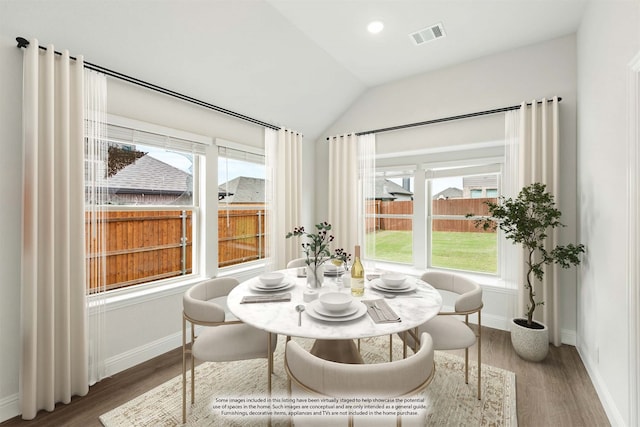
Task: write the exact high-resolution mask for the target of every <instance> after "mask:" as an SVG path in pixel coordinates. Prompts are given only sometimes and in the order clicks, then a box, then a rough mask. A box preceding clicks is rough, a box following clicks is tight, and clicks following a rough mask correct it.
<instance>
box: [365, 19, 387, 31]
mask: <svg viewBox="0 0 640 427" xmlns="http://www.w3.org/2000/svg"><path fill="white" fill-rule="evenodd" d="M383 28H384V24H383V23H382V22H380V21H373V22H370V23H369V25H367V30H369V32H370V33H371V34H378V33H379V32H380V31H382V29H383Z"/></svg>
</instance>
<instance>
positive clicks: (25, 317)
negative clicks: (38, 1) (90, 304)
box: [20, 40, 89, 419]
mask: <svg viewBox="0 0 640 427" xmlns="http://www.w3.org/2000/svg"><path fill="white" fill-rule="evenodd" d="M83 120H84V119H83V59H82V57H78V59H77V60H76V61H72V60H71V59H70V58H69V52H68V51H64V52H63V53H62V55H61V56H56V55H55V53H54V48H53V46H48V47H47V49H46V51H44V53H41V52H40V49H39V48H38V41H37V40H31V42H30V44H29V47H28V48H26V49H25V50H24V62H23V180H22V186H23V205H22V210H23V223H22V249H21V250H22V288H21V290H22V294H21V321H22V322H21V328H22V343H21V346H22V347H21V352H22V358H21V367H20V406H21V412H22V417H23V418H24V419H33V418H34V417H35V416H36V413H37V412H38V410H40V409H45V410H48V411H52V410H53V409H54V407H55V404H56V402H64V403H68V402H70V401H71V396H73V395H85V394H86V393H87V392H88V383H89V381H88V369H87V363H88V362H87V360H88V358H87V344H86V328H85V315H86V308H85V307H86V305H85V298H86V297H85V264H84V199H83V195H84V191H83V172H84V171H83V164H84V161H83Z"/></svg>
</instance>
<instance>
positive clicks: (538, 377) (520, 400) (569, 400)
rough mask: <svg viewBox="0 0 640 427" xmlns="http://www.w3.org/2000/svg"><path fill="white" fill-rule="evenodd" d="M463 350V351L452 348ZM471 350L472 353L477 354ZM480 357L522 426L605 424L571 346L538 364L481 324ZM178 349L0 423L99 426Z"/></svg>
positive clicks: (152, 382)
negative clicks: (32, 414)
mask: <svg viewBox="0 0 640 427" xmlns="http://www.w3.org/2000/svg"><path fill="white" fill-rule="evenodd" d="M452 353H454V354H459V355H462V354H464V353H463V352H452ZM475 353H476V352H475V351H473V349H472V351H470V357H471V358H472V359H473V358H475V356H474V355H475ZM482 362H483V363H485V364H488V365H492V366H497V367H500V368H503V369H508V370H510V371H513V372H515V373H516V393H517V407H518V425H519V426H521V427H547V426H548V427H551V426H563V427H566V426H576V427H577V426H581V427H583V426H584V427H588V426H594V427H600V426H608V425H610V424H609V421H608V419H607V417H606V415H605V412H604V409H603V408H602V405H601V403H600V401H599V399H598V396H597V395H596V392H595V389H594V387H593V385H592V383H591V381H590V379H589V376H588V375H587V372H586V370H585V368H584V365H583V363H582V361H581V360H580V357H579V356H578V352H577V351H576V349H575V347H573V346H567V345H563V346H561V347H553V346H552V347H551V349H550V353H549V356H547V358H546V359H545V360H544V362H542V363H530V362H526V361H524V360H522V359H520V358H519V357H518V356H517V355H516V354H515V352H514V351H513V349H512V348H511V341H510V337H509V333H508V332H505V331H500V330H496V329H490V328H482ZM181 366H182V354H181V350H180V349H176V350H172V351H170V352H168V353H166V354H164V355H161V356H159V357H157V358H155V359H152V360H149V361H147V362H145V363H143V364H141V365H138V366H135V367H133V368H131V369H128V370H127V371H124V372H121V373H119V374H117V375H115V376H113V377H112V378H107V379H104V380H102V381H101V382H99V383H98V384H96V385H94V386H93V387H91V390H90V391H89V394H88V395H87V396H84V397H76V398H74V399H72V401H71V403H69V404H67V405H64V404H59V405H58V406H57V407H56V410H55V411H54V412H51V413H48V412H45V411H41V412H40V413H39V414H38V416H37V417H36V419H35V420H32V421H23V420H21V419H19V418H14V419H11V420H7V421H5V422H3V423H0V426H2V427H9V426H19V427H31V426H74V427H75V426H78V427H80V426H81V427H93V426H96V427H98V426H101V424H100V421H98V416H100V415H101V414H103V413H105V412H107V411H109V410H111V409H113V408H115V407H117V406H119V405H121V404H123V403H125V402H127V401H129V400H131V399H133V398H134V397H136V396H138V395H140V394H142V393H144V392H145V391H147V390H150V389H152V388H153V387H155V386H157V385H159V384H162V383H163V382H165V381H167V380H168V379H170V378H172V377H174V376H176V375H179V374H180V372H181Z"/></svg>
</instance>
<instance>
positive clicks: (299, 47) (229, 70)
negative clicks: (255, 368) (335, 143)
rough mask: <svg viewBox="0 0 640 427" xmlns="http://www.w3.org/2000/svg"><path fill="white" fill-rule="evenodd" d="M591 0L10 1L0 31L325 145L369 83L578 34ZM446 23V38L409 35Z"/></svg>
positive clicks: (2, 8) (5, 0)
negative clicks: (377, 27) (417, 39)
mask: <svg viewBox="0 0 640 427" xmlns="http://www.w3.org/2000/svg"><path fill="white" fill-rule="evenodd" d="M585 2H586V0H509V1H507V0H393V1H392V0H102V1H99V0H48V1H43V0H0V35H2V36H5V37H16V36H23V37H25V38H28V39H30V38H37V39H38V41H39V43H40V44H43V45H46V44H50V43H51V44H54V45H55V46H56V48H57V49H61V48H66V49H69V51H70V52H71V54H72V55H76V54H82V55H84V57H85V60H87V61H89V62H93V63H96V64H99V65H102V66H105V67H107V68H110V69H113V70H117V71H120V72H122V73H125V74H128V75H131V76H134V77H137V78H140V79H142V80H146V81H148V82H151V83H154V84H158V85H160V86H164V87H166V88H168V89H172V90H175V91H178V92H182V93H184V94H187V95H190V96H193V97H195V98H198V99H201V100H203V101H207V102H209V103H212V104H215V105H218V106H221V107H225V108H228V109H231V110H235V111H238V112H240V113H242V114H246V115H249V116H252V117H255V118H257V119H259V120H263V121H266V122H270V123H273V124H276V125H282V126H286V127H288V128H291V129H295V130H299V131H301V132H303V133H304V134H305V139H307V138H311V139H315V138H316V137H318V136H320V134H321V132H322V131H323V130H324V129H326V128H327V127H328V126H329V125H331V123H332V122H333V121H334V120H336V118H338V117H339V116H340V114H341V113H342V112H344V111H345V110H346V109H347V108H348V107H349V105H351V104H352V103H353V102H354V100H355V99H357V97H358V96H360V95H361V94H362V93H363V92H364V91H366V90H367V88H369V87H373V86H376V85H381V84H385V83H388V82H390V81H394V80H398V79H402V78H405V77H409V76H412V75H415V74H419V73H424V72H426V71H429V70H433V69H437V68H442V67H446V66H449V65H453V64H456V63H461V62H465V61H469V60H473V59H475V58H478V57H481V56H485V55H489V54H492V53H496V52H500V51H504V50H508V49H513V48H516V47H519V46H523V45H528V44H533V43H537V42H540V41H543V40H548V39H552V38H555V37H559V36H562V35H566V34H570V33H573V32H575V31H576V30H577V28H578V25H579V23H580V19H581V16H582V12H583V9H584V6H585ZM372 20H380V21H382V22H383V23H384V30H383V31H382V32H380V33H379V34H375V35H373V34H370V33H368V32H367V29H366V26H367V24H368V23H369V22H370V21H372ZM437 23H441V24H442V26H443V28H444V31H445V35H446V36H445V37H443V38H441V39H438V40H435V41H433V42H429V43H425V44H423V45H420V46H416V45H415V44H414V43H413V41H412V40H411V38H410V37H409V33H411V32H414V31H417V30H420V29H422V28H425V27H428V26H430V25H432V24H437Z"/></svg>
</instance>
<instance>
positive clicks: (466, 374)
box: [464, 347, 469, 384]
mask: <svg viewBox="0 0 640 427" xmlns="http://www.w3.org/2000/svg"><path fill="white" fill-rule="evenodd" d="M464 383H465V384H469V347H467V348H465V349H464Z"/></svg>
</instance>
